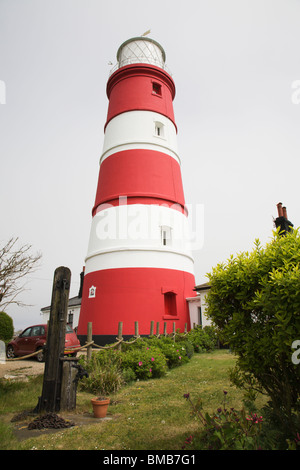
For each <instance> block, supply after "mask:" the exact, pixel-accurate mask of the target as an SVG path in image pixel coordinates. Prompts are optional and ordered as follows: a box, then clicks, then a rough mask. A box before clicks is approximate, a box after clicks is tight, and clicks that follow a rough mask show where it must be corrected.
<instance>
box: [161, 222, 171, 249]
mask: <svg viewBox="0 0 300 470" xmlns="http://www.w3.org/2000/svg"><path fill="white" fill-rule="evenodd" d="M161 242H162V245H163V246H170V245H171V227H167V226H163V227H161Z"/></svg>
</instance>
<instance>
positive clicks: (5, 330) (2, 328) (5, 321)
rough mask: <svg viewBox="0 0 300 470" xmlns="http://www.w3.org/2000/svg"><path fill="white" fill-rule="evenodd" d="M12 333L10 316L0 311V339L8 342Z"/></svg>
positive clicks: (12, 326)
mask: <svg viewBox="0 0 300 470" xmlns="http://www.w3.org/2000/svg"><path fill="white" fill-rule="evenodd" d="M13 334H14V325H13V320H12V318H11V317H10V316H9V315H7V313H5V312H0V340H2V341H4V342H5V343H8V342H9V341H10V340H11V339H12V337H13Z"/></svg>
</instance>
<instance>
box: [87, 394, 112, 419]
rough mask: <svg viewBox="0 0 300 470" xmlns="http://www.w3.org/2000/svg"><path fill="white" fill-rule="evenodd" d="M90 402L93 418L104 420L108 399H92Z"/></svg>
mask: <svg viewBox="0 0 300 470" xmlns="http://www.w3.org/2000/svg"><path fill="white" fill-rule="evenodd" d="M91 402H92V406H93V413H94V416H95V418H105V416H106V413H107V408H108V405H109V403H110V399H109V398H108V397H101V396H100V397H96V398H92V399H91Z"/></svg>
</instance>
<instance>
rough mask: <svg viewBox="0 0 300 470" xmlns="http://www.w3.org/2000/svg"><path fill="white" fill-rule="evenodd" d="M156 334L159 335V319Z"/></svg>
mask: <svg viewBox="0 0 300 470" xmlns="http://www.w3.org/2000/svg"><path fill="white" fill-rule="evenodd" d="M156 336H159V321H158V322H156Z"/></svg>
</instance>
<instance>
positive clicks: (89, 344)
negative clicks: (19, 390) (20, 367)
mask: <svg viewBox="0 0 300 470" xmlns="http://www.w3.org/2000/svg"><path fill="white" fill-rule="evenodd" d="M154 326H155V322H154V321H151V322H150V330H149V336H156V337H160V336H164V337H166V336H169V337H171V338H172V339H173V340H174V341H176V336H182V335H186V334H187V324H185V328H184V333H178V332H177V331H176V323H175V322H173V328H172V333H169V334H168V333H167V322H164V328H163V334H160V333H159V330H160V322H156V329H155V332H154ZM122 334H123V322H119V324H118V336H117V337H116V342H114V343H111V344H108V345H106V346H99V345H97V344H95V342H94V341H93V339H92V338H93V324H92V322H89V323H88V325H87V341H86V344H84V345H83V346H80V347H78V348H72V349H66V350H65V351H64V353H65V354H73V353H74V352H76V353H77V352H79V351H82V350H84V349H86V350H87V358H88V359H90V358H91V355H92V350H93V348H98V349H112V348H116V349H118V350H121V348H122V343H124V344H133V343H134V342H135V341H137V339H138V338H142V337H141V336H140V335H139V322H138V321H135V322H134V335H133V339H132V340H131V341H125V340H124V338H123V336H122ZM39 353H40V351H36V352H34V353H31V354H27V355H26V356H20V357H15V358H10V359H6V360H7V361H20V360H23V359H28V358H30V357H34V356H36V355H37V354H39Z"/></svg>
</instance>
